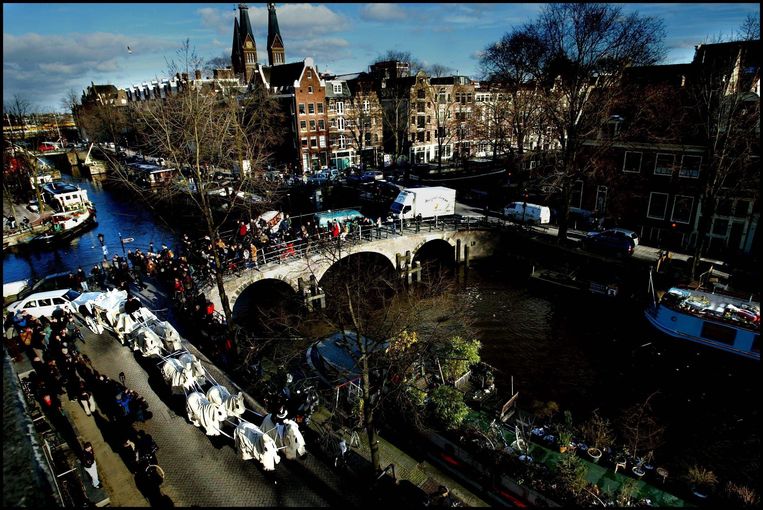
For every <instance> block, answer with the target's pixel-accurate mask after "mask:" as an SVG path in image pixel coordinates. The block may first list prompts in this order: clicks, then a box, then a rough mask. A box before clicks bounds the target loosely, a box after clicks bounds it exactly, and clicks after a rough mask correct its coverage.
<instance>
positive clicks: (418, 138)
mask: <svg viewBox="0 0 763 510" xmlns="http://www.w3.org/2000/svg"><path fill="white" fill-rule="evenodd" d="M416 141H417V142H423V141H424V132H423V131H419V132H418V133H416Z"/></svg>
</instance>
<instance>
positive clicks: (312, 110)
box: [307, 103, 315, 115]
mask: <svg viewBox="0 0 763 510" xmlns="http://www.w3.org/2000/svg"><path fill="white" fill-rule="evenodd" d="M307 113H309V114H310V115H315V104H313V103H310V104H308V105H307Z"/></svg>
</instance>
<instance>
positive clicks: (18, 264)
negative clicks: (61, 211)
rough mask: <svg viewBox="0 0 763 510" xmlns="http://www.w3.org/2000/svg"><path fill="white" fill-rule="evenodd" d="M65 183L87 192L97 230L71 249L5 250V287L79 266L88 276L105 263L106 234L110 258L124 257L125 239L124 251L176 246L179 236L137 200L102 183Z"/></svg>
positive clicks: (81, 238) (85, 181)
mask: <svg viewBox="0 0 763 510" xmlns="http://www.w3.org/2000/svg"><path fill="white" fill-rule="evenodd" d="M62 180H64V181H67V182H72V183H75V184H77V185H79V186H80V187H81V188H82V189H85V190H87V194H88V198H89V199H90V200H91V201H92V202H93V204H94V205H95V208H96V211H97V214H96V217H97V220H98V226H97V227H95V228H94V229H92V230H90V231H88V232H86V233H85V234H83V235H82V236H81V237H79V238H77V239H74V240H73V241H72V243H71V244H70V245H68V246H64V247H60V248H57V249H51V250H43V251H34V252H30V251H28V250H26V249H23V248H22V249H11V250H3V283H7V282H12V281H16V280H22V279H26V278H36V277H40V276H44V275H46V274H50V273H59V272H63V271H76V270H77V268H78V267H79V266H82V268H83V269H84V270H85V272H86V273H88V274H89V272H90V269H92V267H93V265H94V264H97V263H99V262H100V261H102V260H103V251H102V250H103V248H102V247H101V244H100V242H99V241H98V234H99V233H100V234H103V240H104V245H105V247H106V249H107V253H108V258H109V260H111V257H112V256H113V255H115V254H117V255H120V256H123V255H124V253H123V250H122V245H121V243H120V240H119V235H120V234H121V235H122V239H127V240H128V241H129V242H127V243H126V244H125V245H124V250H125V251H126V250H130V249H132V250H135V249H136V248H140V249H141V250H143V251H145V250H146V249H147V248H148V247H149V243H151V242H153V243H154V247H155V248H156V249H157V250H159V249H160V248H161V245H162V243H165V244H167V245H168V246H174V245H175V243H176V241H177V239H179V236H177V235H176V234H174V233H173V232H172V230H171V229H170V227H168V226H167V225H164V224H162V222H161V220H160V219H159V218H158V217H156V216H155V215H154V214H152V213H151V211H149V210H146V209H144V208H142V207H141V206H140V205H137V202H136V200H135V199H134V198H131V197H129V196H126V195H125V194H120V193H117V192H113V191H110V190H106V189H104V188H103V183H102V181H97V180H96V181H93V180H89V179H88V180H85V179H75V178H73V177H71V176H68V175H64V176H63V178H62ZM130 239H132V240H131V241H130Z"/></svg>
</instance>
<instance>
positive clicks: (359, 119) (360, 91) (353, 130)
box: [345, 78, 383, 164]
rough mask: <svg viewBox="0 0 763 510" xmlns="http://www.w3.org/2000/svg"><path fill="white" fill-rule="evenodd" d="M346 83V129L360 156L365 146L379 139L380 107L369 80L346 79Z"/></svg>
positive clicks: (381, 115) (374, 143) (369, 145)
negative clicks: (347, 90) (347, 95)
mask: <svg viewBox="0 0 763 510" xmlns="http://www.w3.org/2000/svg"><path fill="white" fill-rule="evenodd" d="M347 85H348V86H349V87H350V100H349V101H348V102H347V106H346V114H345V117H346V119H347V129H348V132H349V134H350V138H351V141H352V145H353V146H354V148H355V150H356V151H357V153H358V154H359V155H360V156H361V158H362V157H363V154H364V152H365V151H366V149H367V147H373V146H375V145H376V144H377V143H378V141H379V140H378V139H379V133H380V132H381V129H380V128H381V127H382V126H381V123H382V122H383V121H382V118H383V114H382V107H381V103H380V102H379V97H378V95H377V94H376V90H374V87H373V83H372V82H371V81H370V80H367V79H364V78H359V79H355V80H350V81H348V82H347ZM373 164H376V161H374V162H373Z"/></svg>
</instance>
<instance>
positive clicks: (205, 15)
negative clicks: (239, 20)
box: [196, 7, 251, 38]
mask: <svg viewBox="0 0 763 510" xmlns="http://www.w3.org/2000/svg"><path fill="white" fill-rule="evenodd" d="M196 12H197V13H198V14H199V15H200V16H201V24H202V25H204V26H205V27H209V28H211V29H213V30H214V31H216V32H217V33H218V34H230V36H231V38H232V37H233V19H234V18H236V17H237V16H238V10H236V11H233V10H231V9H225V10H223V9H214V8H212V7H205V8H203V9H198V10H197V11H196ZM250 19H251V16H250Z"/></svg>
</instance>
